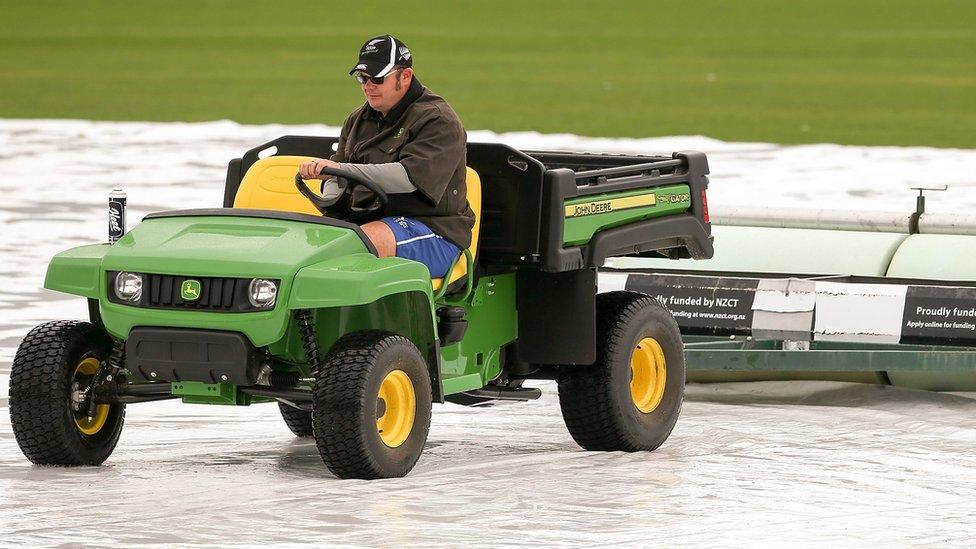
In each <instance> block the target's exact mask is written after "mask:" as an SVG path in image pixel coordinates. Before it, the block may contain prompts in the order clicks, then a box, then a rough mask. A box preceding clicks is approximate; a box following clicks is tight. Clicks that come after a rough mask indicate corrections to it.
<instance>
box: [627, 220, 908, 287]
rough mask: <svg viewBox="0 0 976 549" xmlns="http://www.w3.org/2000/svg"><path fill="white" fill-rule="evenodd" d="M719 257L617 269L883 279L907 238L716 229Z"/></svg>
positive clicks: (636, 262) (633, 263)
mask: <svg viewBox="0 0 976 549" xmlns="http://www.w3.org/2000/svg"><path fill="white" fill-rule="evenodd" d="M712 236H714V237H715V255H714V256H713V257H712V258H711V259H702V260H698V261H695V262H694V263H691V264H690V263H685V262H680V263H678V264H675V262H674V261H672V260H670V259H645V258H630V257H620V258H614V259H613V267H614V268H618V269H638V268H639V269H654V268H660V269H676V268H677V269H689V270H693V271H720V272H745V273H789V274H797V275H801V274H844V275H860V276H885V273H886V272H887V270H888V264H889V263H890V262H891V259H892V256H894V254H895V251H896V250H897V249H898V247H899V246H900V245H901V243H902V242H904V241H905V239H906V238H908V235H907V234H895V233H878V232H857V231H828V230H819V229H779V228H768V227H731V226H718V225H713V226H712Z"/></svg>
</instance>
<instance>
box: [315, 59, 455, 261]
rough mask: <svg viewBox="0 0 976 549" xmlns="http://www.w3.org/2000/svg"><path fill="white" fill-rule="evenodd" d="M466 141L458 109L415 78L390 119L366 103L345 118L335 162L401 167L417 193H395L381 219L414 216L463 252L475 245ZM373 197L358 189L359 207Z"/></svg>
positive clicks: (355, 198)
mask: <svg viewBox="0 0 976 549" xmlns="http://www.w3.org/2000/svg"><path fill="white" fill-rule="evenodd" d="M466 142H467V133H466V132H465V131H464V127H462V126H461V121H460V120H459V119H458V116H457V114H455V113H454V109H452V108H451V106H450V105H448V104H447V101H444V100H443V99H442V98H441V97H439V96H438V95H436V94H434V93H431V91H430V90H428V89H426V88H424V87H423V86H422V85H421V84H420V81H419V80H417V78H416V77H414V79H413V82H412V83H411V85H410V89H409V90H407V93H406V95H404V97H403V99H402V100H400V102H399V103H397V105H396V106H395V107H394V108H393V109H391V110H390V112H389V113H387V116H386V117H383V116H382V115H381V114H380V113H379V112H377V111H376V110H374V109H373V108H372V107H370V106H369V103H366V104H364V105H363V106H362V107H360V108H358V109H356V110H355V111H353V113H352V114H350V115H349V117H348V118H346V121H345V123H344V124H343V125H342V132H341V133H340V134H339V145H338V150H337V151H336V153H335V154H334V155H332V160H335V161H336V162H348V163H355V164H385V163H388V162H399V163H400V164H402V165H403V167H404V169H405V170H406V172H407V176H408V177H409V178H410V182H411V183H412V184H413V186H414V187H416V188H417V190H415V191H414V192H411V193H397V194H390V195H389V205H388V206H387V209H386V210H385V211H384V212H382V214H379V215H377V216H376V218H377V219H379V218H380V217H383V216H404V217H412V218H414V219H416V220H418V221H420V222H421V223H424V224H425V225H427V226H428V227H430V229H431V230H432V231H434V232H435V233H437V234H439V235H441V236H443V237H444V238H446V239H447V240H449V241H451V242H453V243H454V244H456V245H457V246H458V247H460V248H461V249H464V248H467V247H469V246H470V245H471V229H472V227H473V226H474V213H473V212H472V211H471V208H470V207H469V206H468V201H467V186H466V185H465V156H466V154H465V153H466V150H467V149H466ZM373 198H374V197H373V196H372V194H371V193H370V191H368V190H366V189H365V188H363V187H357V188H356V189H354V195H353V203H354V204H356V205H357V206H363V205H364V204H368V203H370V202H372V201H373Z"/></svg>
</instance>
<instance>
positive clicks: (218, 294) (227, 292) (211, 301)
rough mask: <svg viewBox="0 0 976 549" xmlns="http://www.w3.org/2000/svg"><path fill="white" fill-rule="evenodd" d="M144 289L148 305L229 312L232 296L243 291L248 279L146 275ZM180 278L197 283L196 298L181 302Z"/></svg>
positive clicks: (232, 304) (181, 280)
mask: <svg viewBox="0 0 976 549" xmlns="http://www.w3.org/2000/svg"><path fill="white" fill-rule="evenodd" d="M146 278H147V280H146V282H148V286H149V287H148V288H145V289H144V290H143V291H145V292H146V294H147V297H148V301H147V303H146V305H147V306H149V307H174V308H181V309H201V310H208V311H221V310H223V311H229V310H232V309H234V308H235V307H234V302H235V301H237V300H236V299H235V296H237V295H238V293H239V292H240V293H243V292H245V291H247V284H248V283H249V279H248V280H245V279H242V278H220V277H189V276H174V275H159V274H151V275H147V277H146ZM184 280H198V281H199V282H200V299H196V300H194V301H183V298H182V297H180V286H181V285H182V284H183V281H184Z"/></svg>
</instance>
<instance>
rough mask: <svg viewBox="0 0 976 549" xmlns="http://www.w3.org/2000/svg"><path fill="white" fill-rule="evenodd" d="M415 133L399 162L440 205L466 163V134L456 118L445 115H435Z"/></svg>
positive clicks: (415, 182)
mask: <svg viewBox="0 0 976 549" xmlns="http://www.w3.org/2000/svg"><path fill="white" fill-rule="evenodd" d="M415 131H416V133H415V134H414V135H413V136H412V137H411V139H409V140H408V141H407V143H406V144H404V145H403V147H402V148H401V149H400V152H399V158H398V159H397V161H398V162H399V163H400V164H402V165H403V168H404V169H405V170H406V172H407V177H408V178H409V179H410V182H411V183H413V185H414V186H415V187H417V189H419V190H420V192H421V194H423V195H424V196H425V197H427V199H429V200H430V201H431V202H432V203H433V204H437V203H439V202H440V201H441V197H442V196H443V195H444V191H445V190H446V189H447V186H448V184H449V183H450V182H451V177H452V176H453V175H454V173H455V172H456V171H457V168H458V164H460V163H461V162H463V158H464V153H465V141H466V140H467V135H466V133H465V131H464V128H462V127H461V122H460V121H459V120H458V119H457V118H455V117H448V116H444V115H443V114H442V113H433V116H431V118H430V119H428V120H427V121H425V122H423V123H422V124H421V125H420V127H419V128H417V129H416V130H415Z"/></svg>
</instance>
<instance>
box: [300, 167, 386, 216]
mask: <svg viewBox="0 0 976 549" xmlns="http://www.w3.org/2000/svg"><path fill="white" fill-rule="evenodd" d="M322 176H334V177H341V178H343V179H345V180H346V181H348V184H347V185H346V189H345V191H343V193H342V194H341V195H340V196H339V198H337V199H335V200H325V199H323V198H322V197H320V196H318V195H317V194H315V193H313V192H312V189H309V188H308V185H306V184H305V181H304V180H303V179H302V174H300V173H296V174H295V186H296V187H298V192H300V193H302V195H303V196H304V197H305V198H307V199H308V200H309V202H311V203H312V205H313V206H315V209H317V210H318V211H319V212H321V214H322V215H327V216H329V217H336V218H339V219H345V220H346V221H350V222H353V223H355V222H357V221H359V220H361V219H365V218H367V217H370V216H373V215H375V214H376V213H377V212H381V211H383V210H385V209H386V207H387V205H388V204H389V203H390V197H389V196H387V194H386V191H384V190H383V188H382V187H380V186H379V185H377V184H376V182H374V181H372V180H369V179H366V178H365V177H362V176H360V175H358V174H349V173H346V172H342V171H339V170H337V169H335V168H322V171H321V172H319V177H317V178H316V179H325V178H324V177H322ZM359 185H362V186H364V187H366V188H367V189H369V190H370V191H371V192H372V193H373V194H375V195H376V198H377V199H378V200H379V204H378V205H376V206H374V207H371V208H365V209H362V208H354V207H353V206H352V203H351V201H352V198H351V197H352V190H353V189H354V188H356V187H358V186H359Z"/></svg>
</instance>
